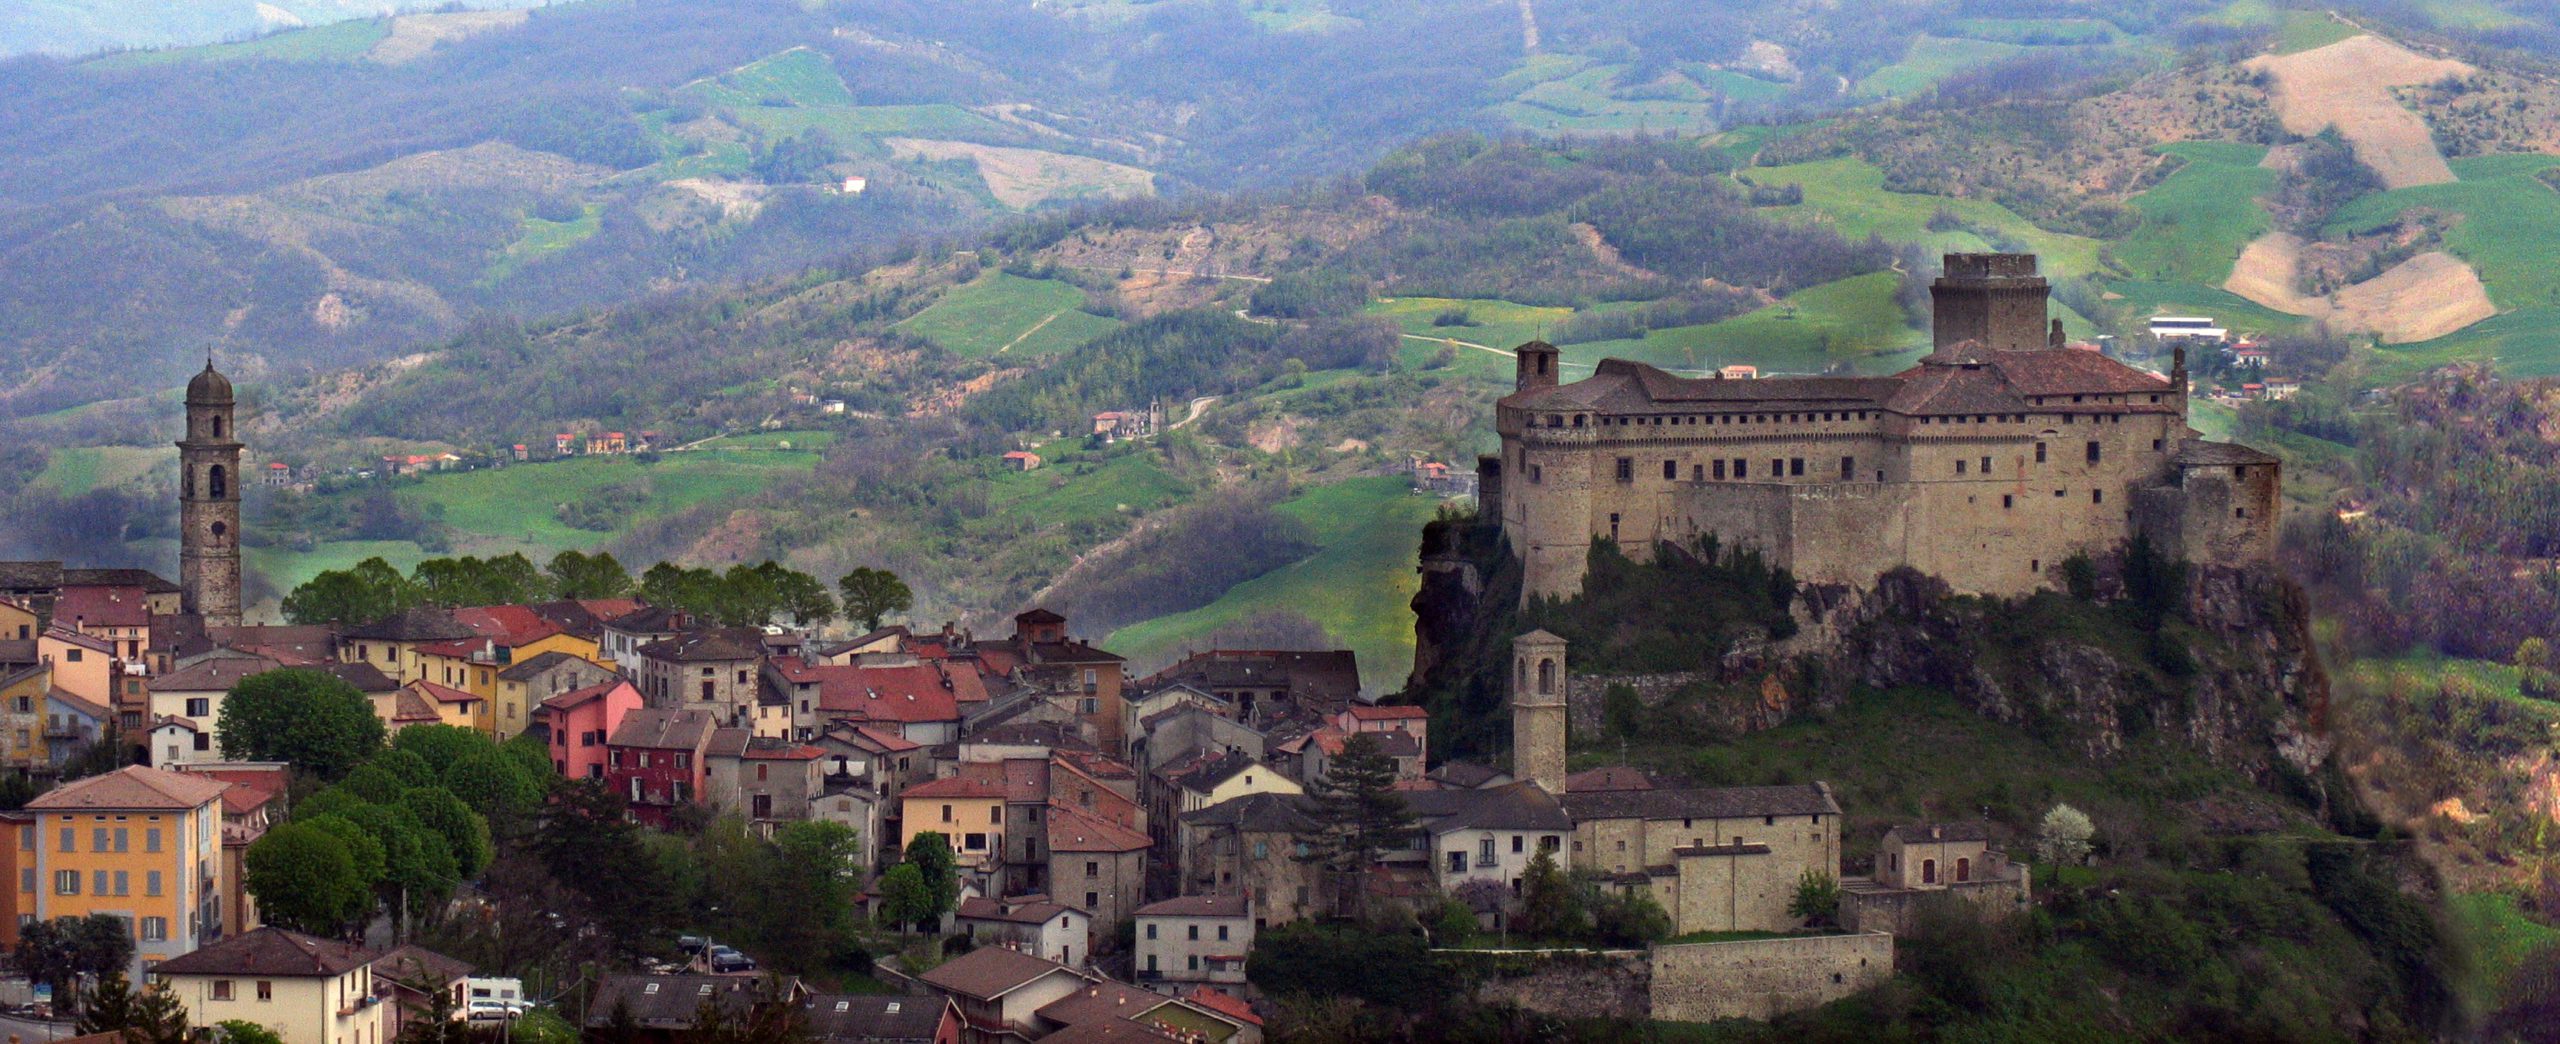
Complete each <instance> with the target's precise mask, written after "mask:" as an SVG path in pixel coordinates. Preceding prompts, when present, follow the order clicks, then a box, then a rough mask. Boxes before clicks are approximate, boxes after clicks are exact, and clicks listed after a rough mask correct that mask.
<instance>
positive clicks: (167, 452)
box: [35, 446, 178, 497]
mask: <svg viewBox="0 0 2560 1044" xmlns="http://www.w3.org/2000/svg"><path fill="white" fill-rule="evenodd" d="M177 459H178V451H177V450H176V449H175V448H171V447H165V446H163V447H151V448H144V447H141V446H68V447H64V448H61V449H57V450H54V451H53V452H52V453H51V454H50V455H48V456H47V457H46V458H45V465H44V470H43V471H40V472H37V473H36V479H35V480H36V484H38V485H41V486H46V487H49V488H51V489H52V490H53V491H54V492H56V493H59V494H61V495H63V496H66V497H69V496H77V495H79V494H82V493H86V492H88V491H90V490H93V489H102V488H107V487H113V486H122V485H126V484H128V483H132V482H138V481H141V480H142V479H143V478H145V477H146V476H148V475H150V474H151V472H152V471H153V470H154V469H157V468H160V467H162V466H164V465H168V464H171V463H172V462H174V461H176V460H177ZM170 474H171V479H170V481H171V482H172V483H175V482H176V478H175V475H176V472H175V471H174V470H173V471H172V472H171V473H170Z"/></svg>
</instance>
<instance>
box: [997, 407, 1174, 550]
mask: <svg viewBox="0 0 2560 1044" xmlns="http://www.w3.org/2000/svg"><path fill="white" fill-rule="evenodd" d="M1186 408H1188V407H1187V406H1186ZM1061 441H1062V442H1063V443H1064V445H1065V446H1074V445H1077V444H1078V441H1079V440H1072V439H1070V440H1061ZM1062 448H1064V447H1059V448H1051V447H1043V448H1042V449H1040V450H1035V451H1034V452H1038V453H1040V455H1041V457H1042V463H1041V466H1040V469H1039V470H1037V471H1025V472H1013V471H1008V472H1005V473H1003V474H1001V475H999V476H997V477H996V478H995V479H993V480H991V481H990V482H989V484H988V490H987V507H988V508H989V510H990V512H991V513H993V514H1000V515H1004V516H1008V517H1011V518H1016V519H1029V520H1031V521H1033V522H1036V523H1038V524H1041V525H1068V524H1074V523H1078V522H1090V521H1095V520H1098V519H1105V518H1109V517H1111V516H1113V515H1118V514H1121V513H1123V511H1124V510H1133V511H1153V510H1155V509H1157V508H1161V507H1165V506H1167V505H1170V504H1173V503H1176V502H1178V501H1180V500H1181V499H1182V498H1183V497H1184V496H1186V495H1188V494H1189V493H1190V487H1189V485H1188V484H1187V483H1185V482H1183V481H1182V480H1181V479H1180V478H1177V477H1175V476H1174V475H1173V474H1172V473H1170V472H1168V471H1166V470H1164V467H1163V465H1161V464H1158V463H1157V462H1156V457H1155V454H1153V453H1148V452H1134V453H1123V454H1120V455H1118V456H1113V457H1109V458H1107V459H1104V460H1101V461H1099V462H1096V461H1094V460H1092V459H1090V458H1083V459H1079V457H1078V456H1077V455H1075V454H1071V453H1061V452H1059V449H1062Z"/></svg>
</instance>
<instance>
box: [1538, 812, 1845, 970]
mask: <svg viewBox="0 0 2560 1044" xmlns="http://www.w3.org/2000/svg"><path fill="white" fill-rule="evenodd" d="M1563 804H1564V808H1565V811H1566V812H1567V814H1569V815H1571V816H1572V818H1573V829H1574V833H1573V859H1572V862H1573V865H1574V866H1576V867H1578V868H1583V869H1589V870H1593V871H1596V872H1599V873H1602V874H1604V875H1607V878H1608V880H1609V881H1611V882H1612V883H1613V884H1614V885H1616V886H1617V887H1619V888H1621V889H1622V890H1625V891H1630V892H1643V893H1647V894H1651V895H1652V896H1653V898H1654V900H1655V901H1656V902H1659V903H1661V904H1662V907H1663V909H1664V910H1667V911H1669V912H1670V913H1671V917H1672V922H1673V924H1674V926H1675V928H1676V930H1678V931H1679V932H1682V933H1688V932H1699V931H1717V932H1732V931H1786V930H1788V929H1792V928H1795V927H1796V926H1798V925H1799V924H1800V923H1802V922H1801V919H1800V918H1798V917H1796V916H1795V915H1793V914H1790V913H1788V912H1787V904H1788V903H1789V901H1791V900H1792V899H1793V898H1794V897H1795V890H1796V882H1797V880H1798V879H1799V878H1800V877H1802V876H1803V874H1804V873H1805V872H1806V871H1808V870H1813V871H1820V872H1822V873H1825V874H1830V875H1833V876H1835V877H1836V876H1837V875H1838V874H1839V872H1840V828H1841V826H1842V823H1841V816H1840V806H1839V803H1838V802H1836V801H1835V800H1833V798H1832V796H1831V788H1830V786H1829V785H1827V784H1823V783H1812V784H1806V785H1800V786H1781V787H1723V788H1711V789H1694V790H1630V791H1615V792H1596V793H1580V794H1576V793H1568V794H1566V795H1564V798H1563Z"/></svg>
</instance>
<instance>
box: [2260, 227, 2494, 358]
mask: <svg viewBox="0 0 2560 1044" xmlns="http://www.w3.org/2000/svg"><path fill="white" fill-rule="evenodd" d="M2302 245H2303V244H2302V241H2301V240H2300V239H2297V238H2295V237H2294V236H2292V235H2290V234H2287V233H2283V232H2276V233H2271V234H2269V235H2265V236H2261V237H2259V238H2258V240H2257V241H2256V242H2253V243H2250V244H2249V248H2248V249H2247V250H2244V251H2242V252H2241V254H2240V262H2239V264H2237V265H2235V266H2233V268H2232V270H2231V278H2230V279H2229V280H2227V281H2225V282H2224V283H2223V284H2222V288H2223V289H2225V290H2228V291H2230V292H2232V293H2234V294H2238V295H2240V296H2241V297H2245V298H2248V299H2249V300H2251V301H2255V302H2257V303H2258V304H2261V305H2265V306H2267V307H2269V308H2273V309H2275V310H2276V311H2279V312H2283V313H2285V314H2287V315H2299V316H2304V317H2306V318H2311V319H2318V320H2320V321H2322V322H2325V323H2328V324H2329V325H2330V326H2331V327H2333V328H2335V329H2337V330H2340V331H2342V332H2355V333H2370V334H2373V335H2374V336H2377V337H2380V338H2382V339H2383V340H2384V341H2385V342H2388V343H2391V344H2410V343H2414V342H2417V341H2429V340H2434V339H2435V338H2438V337H2442V336H2444V335H2446V334H2449V333H2452V332H2454V331H2456V330H2460V329H2462V328H2463V327H2466V326H2469V325H2471V324H2473V323H2476V322H2479V321H2480V320H2483V319H2486V318H2489V317H2490V316H2493V315H2496V314H2498V306H2497V305H2496V304H2494V303H2492V302H2491V301H2490V300H2489V288H2488V287H2486V286H2483V285H2481V282H2480V276H2479V274H2478V273H2476V272H2473V271H2472V270H2471V266H2470V265H2467V264H2464V263H2463V262H2462V259H2461V258H2458V257H2455V256H2453V255H2451V254H2448V253H2445V252H2443V251H2440V250H2439V251H2436V252H2433V253H2427V254H2420V255H2418V256H2416V257H2413V258H2410V259H2409V260H2407V261H2403V262H2401V263H2399V264H2398V265H2394V266H2392V268H2391V270H2390V271H2387V272H2384V273H2382V274H2381V275H2378V276H2375V277H2373V278H2371V279H2368V280H2365V281H2364V282H2361V283H2357V284H2356V285H2354V286H2351V287H2348V288H2346V289H2344V290H2341V291H2338V292H2337V293H2335V294H2332V295H2330V296H2328V297H2325V298H2322V297H2309V296H2305V295H2304V294H2303V293H2302V292H2301V291H2299V290H2297V289H2295V286H2294V273H2295V272H2296V271H2297V270H2298V269H2299V267H2300V258H2301V253H2302Z"/></svg>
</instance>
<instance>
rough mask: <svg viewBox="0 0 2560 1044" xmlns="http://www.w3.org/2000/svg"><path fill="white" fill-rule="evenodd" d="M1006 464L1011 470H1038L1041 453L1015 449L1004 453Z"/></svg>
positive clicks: (1007, 468)
mask: <svg viewBox="0 0 2560 1044" xmlns="http://www.w3.org/2000/svg"><path fill="white" fill-rule="evenodd" d="M1004 466H1005V468H1006V470H1009V471H1038V470H1040V455H1039V454H1037V453H1032V452H1030V451H1028V450H1014V451H1012V452H1010V453H1007V454H1005V455H1004Z"/></svg>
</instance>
